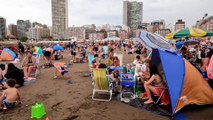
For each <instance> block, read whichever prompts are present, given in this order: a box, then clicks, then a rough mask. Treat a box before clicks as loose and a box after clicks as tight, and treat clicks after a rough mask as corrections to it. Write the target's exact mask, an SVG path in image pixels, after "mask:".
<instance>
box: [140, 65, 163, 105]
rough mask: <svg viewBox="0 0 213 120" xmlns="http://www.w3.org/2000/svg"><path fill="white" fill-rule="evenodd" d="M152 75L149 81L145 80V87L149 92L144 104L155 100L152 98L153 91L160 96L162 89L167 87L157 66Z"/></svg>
mask: <svg viewBox="0 0 213 120" xmlns="http://www.w3.org/2000/svg"><path fill="white" fill-rule="evenodd" d="M152 72H153V73H152V75H151V78H150V79H149V80H148V81H145V82H144V88H145V90H146V93H147V99H148V100H147V101H145V102H144V104H151V103H153V102H154V100H153V99H152V95H151V93H153V94H154V95H157V96H159V95H160V94H161V92H162V90H163V89H164V88H165V84H164V82H163V80H162V79H161V77H160V75H159V74H158V72H157V68H153V69H152Z"/></svg>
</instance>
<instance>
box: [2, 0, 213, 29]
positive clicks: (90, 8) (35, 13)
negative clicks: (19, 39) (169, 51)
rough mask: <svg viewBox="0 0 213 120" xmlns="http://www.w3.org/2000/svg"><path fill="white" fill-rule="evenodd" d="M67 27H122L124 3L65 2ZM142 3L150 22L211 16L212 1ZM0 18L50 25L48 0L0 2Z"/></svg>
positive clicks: (190, 20) (190, 22) (147, 0)
mask: <svg viewBox="0 0 213 120" xmlns="http://www.w3.org/2000/svg"><path fill="white" fill-rule="evenodd" d="M68 1H69V2H68V3H69V10H68V12H69V26H72V25H75V26H79V25H84V24H92V23H94V24H97V25H101V24H106V23H109V24H114V25H122V20H123V19H122V15H123V13H122V11H123V6H122V5H123V0H68ZM141 1H143V3H144V10H143V20H144V21H147V22H151V21H153V20H157V19H165V20H166V23H167V24H169V23H171V24H173V25H174V24H175V22H176V20H177V19H183V20H184V21H186V23H187V25H188V26H190V25H193V24H195V22H196V21H197V20H198V19H200V18H201V17H202V16H203V15H204V14H205V13H209V15H213V8H212V4H213V0H141ZM0 3H1V4H0V15H1V16H2V17H5V18H6V19H7V23H8V24H9V23H16V21H17V19H24V20H25V19H29V20H31V22H34V21H37V22H40V23H44V24H47V25H51V24H52V20H51V18H52V17H51V0H0Z"/></svg>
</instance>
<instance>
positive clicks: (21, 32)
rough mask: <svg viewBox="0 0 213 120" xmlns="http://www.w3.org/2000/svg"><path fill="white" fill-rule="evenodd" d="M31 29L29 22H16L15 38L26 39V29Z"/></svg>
mask: <svg viewBox="0 0 213 120" xmlns="http://www.w3.org/2000/svg"><path fill="white" fill-rule="evenodd" d="M29 28H31V22H30V21H29V20H26V21H24V20H17V37H18V38H19V39H20V38H22V37H27V32H28V29H29Z"/></svg>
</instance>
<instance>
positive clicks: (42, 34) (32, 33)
mask: <svg viewBox="0 0 213 120" xmlns="http://www.w3.org/2000/svg"><path fill="white" fill-rule="evenodd" d="M49 37H50V30H49V28H47V27H46V25H39V24H38V25H36V26H34V27H32V28H30V29H29V32H28V38H29V39H31V40H42V39H45V38H49Z"/></svg>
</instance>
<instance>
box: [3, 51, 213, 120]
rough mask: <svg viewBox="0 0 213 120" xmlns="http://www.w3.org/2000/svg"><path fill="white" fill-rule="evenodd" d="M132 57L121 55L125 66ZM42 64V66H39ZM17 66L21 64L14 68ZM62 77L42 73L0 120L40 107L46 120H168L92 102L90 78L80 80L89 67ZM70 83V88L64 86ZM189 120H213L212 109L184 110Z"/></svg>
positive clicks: (15, 119) (21, 117)
mask: <svg viewBox="0 0 213 120" xmlns="http://www.w3.org/2000/svg"><path fill="white" fill-rule="evenodd" d="M133 59H134V55H124V63H130V62H132V61H133ZM60 61H62V62H66V63H69V61H70V55H69V52H68V51H66V52H65V56H64V59H62V60H60ZM42 62H44V61H42ZM42 62H41V64H42ZM17 66H20V64H17ZM68 70H69V73H68V74H67V76H65V77H61V78H57V79H53V77H54V72H55V69H54V68H53V67H52V68H49V69H42V71H41V74H40V75H39V76H38V78H37V80H36V82H35V83H33V84H30V85H27V86H24V87H22V88H20V89H19V90H20V93H21V99H22V101H23V104H22V105H21V106H20V107H16V108H14V109H12V110H9V111H7V112H1V113H0V120H30V119H31V118H30V117H31V106H32V105H33V104H35V103H36V102H38V103H43V104H44V106H45V108H46V113H47V114H46V116H45V117H43V119H44V120H45V118H46V117H48V118H49V120H74V119H75V120H169V119H170V118H169V117H165V116H160V115H156V114H153V113H151V112H147V111H145V110H141V109H137V108H134V107H131V106H129V105H128V104H124V103H122V102H120V101H117V100H112V101H110V102H98V101H93V100H92V99H91V96H92V88H93V86H92V81H91V77H83V75H84V74H85V73H88V71H89V69H88V64H87V63H81V64H73V65H72V66H71V67H69V68H68ZM68 79H70V80H71V81H72V84H67V80H68ZM184 113H185V115H186V118H187V119H189V120H210V119H212V118H213V107H207V108H203V109H194V110H184Z"/></svg>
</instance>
